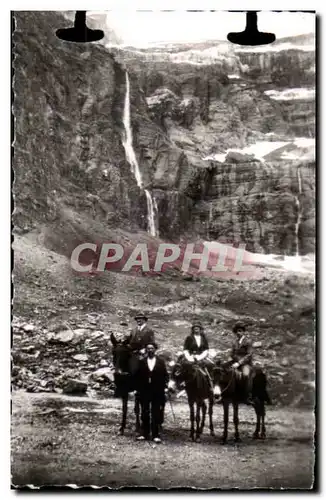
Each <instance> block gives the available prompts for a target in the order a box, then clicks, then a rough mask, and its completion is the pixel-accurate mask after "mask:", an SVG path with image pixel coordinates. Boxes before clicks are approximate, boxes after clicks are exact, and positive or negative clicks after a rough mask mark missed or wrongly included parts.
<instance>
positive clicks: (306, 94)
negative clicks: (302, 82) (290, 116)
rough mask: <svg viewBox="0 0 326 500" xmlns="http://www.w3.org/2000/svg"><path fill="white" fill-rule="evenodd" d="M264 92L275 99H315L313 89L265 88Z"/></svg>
mask: <svg viewBox="0 0 326 500" xmlns="http://www.w3.org/2000/svg"><path fill="white" fill-rule="evenodd" d="M264 94H266V95H268V97H270V98H271V99H274V100H275V101H292V100H299V99H300V100H307V101H313V100H314V99H315V89H304V88H298V89H295V88H293V89H286V90H265V92H264Z"/></svg>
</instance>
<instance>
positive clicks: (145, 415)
mask: <svg viewBox="0 0 326 500" xmlns="http://www.w3.org/2000/svg"><path fill="white" fill-rule="evenodd" d="M135 320H136V323H137V327H136V328H135V329H134V330H133V331H132V332H131V333H130V335H129V336H128V337H127V338H126V339H125V343H126V344H128V345H129V347H130V348H131V350H132V351H133V352H137V353H139V354H140V357H134V358H133V360H134V361H133V362H134V363H135V366H133V367H132V372H133V373H134V377H135V378H134V380H135V387H136V390H137V392H138V396H139V398H140V403H141V408H142V413H141V420H142V432H141V435H140V436H138V437H137V440H139V441H142V440H147V439H149V437H150V434H151V437H152V440H153V441H154V442H156V443H159V442H161V437H160V434H159V430H160V424H161V422H162V408H164V403H165V395H166V392H167V391H168V383H169V374H168V370H167V367H166V363H165V360H164V359H163V358H161V357H160V356H157V355H156V350H157V344H156V341H155V335H154V331H153V330H152V329H151V328H150V327H149V326H148V323H147V322H148V318H147V316H146V315H145V314H138V315H137V316H136V317H135ZM245 331H246V327H245V325H244V324H242V323H236V324H235V326H234V328H233V332H234V334H235V340H234V342H233V345H232V349H231V358H230V363H231V364H232V367H233V368H234V369H235V370H236V371H237V372H238V376H239V377H241V379H242V381H243V383H244V386H245V389H246V394H247V400H248V402H250V391H251V387H250V380H251V376H250V375H251V366H252V343H251V341H250V339H249V338H248V336H247V335H246V334H245ZM183 355H184V362H185V363H189V364H192V363H196V366H197V365H199V366H200V367H201V368H202V369H203V370H204V371H205V373H206V374H207V377H210V375H209V372H208V369H207V368H208V365H209V343H208V340H207V337H206V335H205V333H204V329H203V326H202V324H201V323H200V322H195V323H193V325H192V327H191V333H190V335H188V336H187V337H186V339H185V341H184V346H183Z"/></svg>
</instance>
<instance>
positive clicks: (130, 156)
mask: <svg viewBox="0 0 326 500" xmlns="http://www.w3.org/2000/svg"><path fill="white" fill-rule="evenodd" d="M123 125H124V128H125V137H124V138H123V140H122V144H123V147H124V150H125V153H126V158H127V161H128V163H129V165H130V168H131V171H132V173H133V175H134V176H135V179H136V182H137V186H138V187H140V188H141V189H143V180H142V176H141V172H140V169H139V165H138V161H137V158H136V153H135V150H134V148H133V145H132V129H131V123H130V82H129V75H128V72H127V71H126V95H125V102H124V110H123ZM144 191H145V194H146V201H147V223H148V231H149V233H150V234H151V236H156V235H157V231H156V227H155V211H154V206H156V201H155V198H154V197H152V194H151V193H150V191H149V190H148V189H144ZM153 198H154V202H153Z"/></svg>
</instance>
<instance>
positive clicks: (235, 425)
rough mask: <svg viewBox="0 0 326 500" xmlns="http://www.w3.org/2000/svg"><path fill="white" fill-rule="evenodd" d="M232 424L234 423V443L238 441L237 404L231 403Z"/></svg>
mask: <svg viewBox="0 0 326 500" xmlns="http://www.w3.org/2000/svg"><path fill="white" fill-rule="evenodd" d="M233 423H234V441H236V442H237V441H240V436H239V404H238V402H237V401H235V402H233Z"/></svg>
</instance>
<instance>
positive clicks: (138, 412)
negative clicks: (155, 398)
mask: <svg viewBox="0 0 326 500" xmlns="http://www.w3.org/2000/svg"><path fill="white" fill-rule="evenodd" d="M134 411H135V416H136V433H137V434H139V433H140V399H139V394H138V392H136V394H135V408H134Z"/></svg>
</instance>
